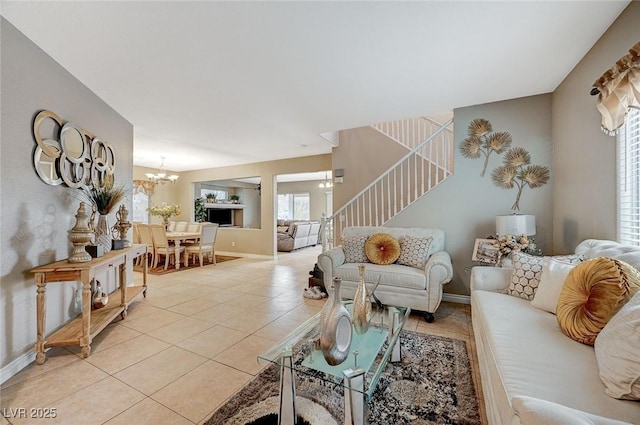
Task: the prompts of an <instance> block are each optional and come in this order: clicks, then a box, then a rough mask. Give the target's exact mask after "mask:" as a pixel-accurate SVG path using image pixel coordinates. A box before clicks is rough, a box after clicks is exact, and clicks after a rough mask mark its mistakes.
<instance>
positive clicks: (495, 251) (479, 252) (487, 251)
mask: <svg viewBox="0 0 640 425" xmlns="http://www.w3.org/2000/svg"><path fill="white" fill-rule="evenodd" d="M495 241H496V240H495V239H476V243H475V245H474V246H473V256H472V257H471V259H472V260H473V261H479V262H481V263H487V264H497V263H498V259H499V258H500V249H499V248H497V247H495V246H493V243H494V242H495Z"/></svg>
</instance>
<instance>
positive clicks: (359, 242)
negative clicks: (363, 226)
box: [342, 236, 369, 263]
mask: <svg viewBox="0 0 640 425" xmlns="http://www.w3.org/2000/svg"><path fill="white" fill-rule="evenodd" d="M367 238H368V236H352V237H350V238H342V249H343V250H344V257H345V260H344V261H345V263H368V262H369V260H367V254H366V253H365V252H364V244H365V242H367Z"/></svg>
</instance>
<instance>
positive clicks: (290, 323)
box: [254, 318, 300, 341]
mask: <svg viewBox="0 0 640 425" xmlns="http://www.w3.org/2000/svg"><path fill="white" fill-rule="evenodd" d="M298 326H300V322H299V321H297V320H291V319H282V318H279V319H276V320H274V321H273V322H271V323H269V324H268V325H267V326H265V327H263V328H262V329H259V330H258V331H256V332H254V335H256V336H260V337H262V338H267V339H270V340H273V341H280V340H281V339H283V338H284V337H285V336H287V334H289V333H290V332H291V331H292V330H294V329H295V328H297V327H298Z"/></svg>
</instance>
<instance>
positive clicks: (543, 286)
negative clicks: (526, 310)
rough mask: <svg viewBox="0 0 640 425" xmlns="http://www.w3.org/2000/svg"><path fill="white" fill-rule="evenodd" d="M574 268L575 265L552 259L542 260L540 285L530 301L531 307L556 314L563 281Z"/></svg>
mask: <svg viewBox="0 0 640 425" xmlns="http://www.w3.org/2000/svg"><path fill="white" fill-rule="evenodd" d="M575 266H576V265H575V264H567V263H562V262H560V261H556V260H554V259H553V258H545V259H544V260H542V273H541V274H540V284H539V285H538V289H537V290H536V294H535V295H534V296H533V299H532V300H531V305H532V306H534V307H535V308H537V309H540V310H544V311H548V312H549V313H553V314H556V307H557V305H558V299H559V298H560V292H562V287H563V286H564V281H565V279H566V278H567V275H568V274H569V272H570V271H571V270H573V268H574V267H575Z"/></svg>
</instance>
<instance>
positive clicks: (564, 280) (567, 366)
mask: <svg viewBox="0 0 640 425" xmlns="http://www.w3.org/2000/svg"><path fill="white" fill-rule="evenodd" d="M575 255H576V256H579V257H580V258H578V259H577V260H578V261H580V260H584V261H586V260H589V259H595V258H600V259H599V260H592V261H590V262H589V263H592V264H593V263H594V262H596V261H601V260H602V258H601V257H605V258H608V259H615V260H620V261H624V262H625V263H628V264H629V265H631V266H632V267H635V268H636V269H640V248H638V247H630V246H624V245H620V244H618V243H616V242H612V241H602V240H595V239H589V240H585V241H583V242H582V243H580V244H579V245H578V246H577V247H576V250H575ZM517 257H518V258H520V257H521V258H522V259H520V260H518V261H514V268H499V267H474V268H473V269H472V271H471V311H472V323H473V330H474V335H475V340H476V347H477V352H478V360H479V368H480V375H481V381H482V390H483V394H484V401H485V405H486V411H487V419H488V421H489V424H494V425H500V424H502V425H507V424H509V425H518V424H521V425H531V424H545V425H551V424H585V425H586V424H592V425H607V424H608V425H620V424H622V423H625V424H626V423H629V424H640V401H630V400H619V399H616V398H613V397H610V396H609V395H607V394H605V388H606V387H605V384H604V382H609V381H608V379H609V378H608V376H609V372H605V374H604V375H603V370H601V366H602V362H603V361H605V360H606V361H609V360H608V359H607V357H606V356H605V351H603V350H613V351H615V353H614V354H613V357H616V356H618V358H617V359H615V358H614V359H613V360H612V361H614V362H620V358H622V357H624V355H627V356H628V355H629V350H627V351H626V353H625V351H624V350H622V349H621V348H620V347H622V346H625V344H627V345H626V347H628V343H625V342H624V341H620V342H621V343H622V345H621V346H620V347H616V346H615V344H612V343H611V340H610V339H605V338H602V340H600V339H601V337H602V336H604V334H605V330H606V329H607V325H609V324H611V323H613V322H614V320H616V319H617V318H618V316H617V315H616V316H614V317H613V318H612V319H610V321H609V322H607V325H605V327H604V329H603V330H602V331H601V332H600V333H599V334H598V336H597V338H596V340H595V347H596V348H594V347H593V346H591V345H586V344H583V343H580V342H578V341H577V340H574V339H572V338H570V337H569V336H567V335H565V333H563V329H562V328H561V326H560V325H559V323H560V322H561V321H562V319H558V317H557V316H556V314H558V315H562V311H561V309H562V308H564V307H561V305H562V306H566V305H567V303H565V301H566V300H567V298H566V297H567V295H571V293H572V291H566V289H567V285H570V284H569V283H568V281H569V280H573V281H574V282H575V281H576V280H575V279H574V277H579V276H580V277H581V276H582V275H581V274H580V273H573V272H572V271H573V270H576V271H577V267H579V265H575V266H572V265H567V264H566V262H563V261H564V259H563V260H561V259H558V258H556V259H554V260H553V261H555V264H556V266H555V267H558V268H563V267H564V268H565V272H564V273H565V274H564V275H562V274H560V275H559V276H558V277H557V278H556V280H555V283H554V285H555V287H556V288H558V292H557V293H556V294H555V297H554V296H551V297H549V292H548V291H549V289H550V288H551V286H550V285H551V283H553V282H554V280H553V279H551V277H552V276H553V273H554V272H552V270H553V268H552V267H554V266H553V265H552V264H551V261H552V260H551V259H549V258H547V259H540V262H537V261H536V260H535V259H534V258H533V257H530V258H529V259H527V258H526V256H522V255H518V256H517ZM584 261H583V262H581V263H580V264H582V265H584V266H588V264H585V262H584ZM612 263H615V262H614V261H612ZM616 264H618V263H616ZM585 268H586V267H583V268H582V269H581V270H583V269H585ZM618 269H620V268H619V267H618ZM518 270H524V272H523V273H522V274H520V272H519V271H518ZM568 270H571V271H568ZM514 271H516V273H514ZM536 273H540V275H539V276H540V280H539V281H538V282H539V283H538V286H537V287H536V291H535V292H532V293H530V294H533V296H532V300H528V299H525V298H526V294H525V293H524V292H520V293H518V291H520V290H521V289H522V286H520V287H519V285H521V284H522V285H525V286H526V285H528V282H527V283H524V282H525V280H526V279H531V278H532V277H533V276H534V274H536ZM566 273H568V274H566ZM634 273H635V271H634ZM614 274H616V273H614ZM547 278H549V279H551V280H547ZM598 278H600V277H598ZM607 279H608V277H607ZM581 280H586V279H581ZM547 285H549V286H547ZM580 285H582V284H580ZM570 286H571V288H573V286H572V285H570ZM616 286H618V285H616ZM543 294H546V295H545V297H543ZM591 296H592V295H589V296H588V297H587V296H582V295H581V294H580V297H582V298H583V301H581V302H584V303H593V302H594V300H593V298H591ZM530 297H531V295H530ZM637 297H638V295H636V297H635V298H632V301H628V304H629V305H630V306H631V305H632V304H634V303H633V301H636V302H637V300H638V298H637ZM545 304H546V305H545ZM578 308H580V309H582V306H578ZM585 308H587V307H586V306H585ZM635 312H636V313H634V314H636V319H635V321H632V322H634V323H636V325H634V326H635V331H634V330H633V327H632V328H631V333H632V335H633V333H635V336H630V338H623V339H628V340H634V339H635V344H636V347H638V346H640V341H639V340H638V332H639V331H640V314H638V307H636V310H635ZM621 317H625V316H624V315H621ZM563 327H565V325H564V322H563ZM609 335H611V333H609ZM599 344H610V346H609V347H606V346H599ZM599 350H600V351H599ZM633 351H635V353H636V354H635V356H637V357H636V359H635V361H634V360H633V358H631V360H630V363H627V366H628V365H629V364H634V363H635V369H634V368H631V371H629V368H628V367H626V366H623V367H622V369H623V370H626V372H624V373H630V374H631V375H632V376H635V378H631V382H633V380H634V379H635V384H633V385H635V387H636V391H637V390H638V387H639V386H640V349H638V348H636V349H635V350H632V351H631V352H632V353H633ZM623 353H625V354H624V355H621V354H623ZM603 356H604V357H603ZM631 356H632V357H633V356H634V354H631ZM626 361H629V359H628V358H627V360H626ZM601 376H602V378H601ZM623 386H624V387H628V385H626V384H625V385H623ZM607 388H608V387H607Z"/></svg>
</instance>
